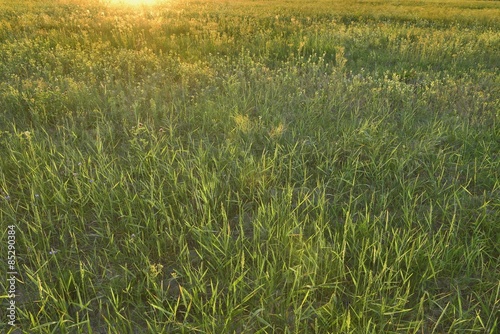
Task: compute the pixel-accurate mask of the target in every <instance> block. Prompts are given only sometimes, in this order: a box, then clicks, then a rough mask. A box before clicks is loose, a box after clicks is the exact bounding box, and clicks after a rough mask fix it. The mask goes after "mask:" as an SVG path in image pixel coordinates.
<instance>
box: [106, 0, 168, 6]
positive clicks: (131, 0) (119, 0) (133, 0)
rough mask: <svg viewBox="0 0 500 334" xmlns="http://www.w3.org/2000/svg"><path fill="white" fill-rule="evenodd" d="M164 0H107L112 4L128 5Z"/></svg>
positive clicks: (150, 3)
mask: <svg viewBox="0 0 500 334" xmlns="http://www.w3.org/2000/svg"><path fill="white" fill-rule="evenodd" d="M165 1H166V0H109V2H110V3H111V4H114V5H129V6H141V5H146V6H149V5H156V4H159V3H161V2H165Z"/></svg>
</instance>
